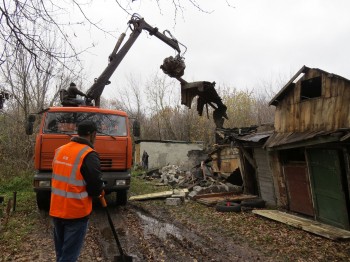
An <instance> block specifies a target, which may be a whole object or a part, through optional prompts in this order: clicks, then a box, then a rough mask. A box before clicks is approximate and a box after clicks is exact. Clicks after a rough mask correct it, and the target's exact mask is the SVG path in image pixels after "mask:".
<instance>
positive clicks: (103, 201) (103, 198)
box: [98, 194, 107, 207]
mask: <svg viewBox="0 0 350 262" xmlns="http://www.w3.org/2000/svg"><path fill="white" fill-rule="evenodd" d="M98 199H100V203H101V205H102V206H103V207H107V202H106V199H105V197H104V194H101V195H99V196H98Z"/></svg>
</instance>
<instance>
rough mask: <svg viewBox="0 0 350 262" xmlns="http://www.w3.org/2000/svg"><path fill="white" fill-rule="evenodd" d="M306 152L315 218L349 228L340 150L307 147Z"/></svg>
mask: <svg viewBox="0 0 350 262" xmlns="http://www.w3.org/2000/svg"><path fill="white" fill-rule="evenodd" d="M307 153H308V162H309V170H310V175H311V182H312V192H313V198H314V202H315V209H316V218H317V220H319V221H322V222H324V223H327V224H330V225H333V226H336V227H340V228H344V229H349V217H348V210H347V205H346V198H345V197H346V196H345V194H344V190H343V184H342V172H341V170H342V169H341V166H340V164H341V163H340V158H339V156H340V151H338V150H336V149H318V148H317V149H307Z"/></svg>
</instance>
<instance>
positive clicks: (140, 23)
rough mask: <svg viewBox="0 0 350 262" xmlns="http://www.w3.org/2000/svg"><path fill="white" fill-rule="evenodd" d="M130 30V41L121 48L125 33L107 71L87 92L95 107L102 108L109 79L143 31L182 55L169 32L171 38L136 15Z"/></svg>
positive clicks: (133, 17) (130, 22) (111, 56)
mask: <svg viewBox="0 0 350 262" xmlns="http://www.w3.org/2000/svg"><path fill="white" fill-rule="evenodd" d="M128 24H129V28H130V29H131V30H132V32H131V34H130V36H129V38H128V40H127V41H126V42H125V44H124V45H123V46H122V47H121V48H120V50H119V51H118V49H119V47H120V46H121V44H122V42H123V40H124V37H125V33H122V34H121V35H120V37H119V39H118V41H117V43H116V45H115V47H114V50H113V52H112V54H111V55H110V56H109V63H108V66H107V67H106V69H105V70H104V71H103V72H102V74H101V75H100V76H99V77H98V78H96V79H95V82H94V84H93V85H92V86H91V87H90V88H89V90H88V91H87V93H86V94H87V97H88V98H89V99H91V100H94V101H95V106H100V98H101V95H102V93H103V90H104V88H105V86H106V85H108V84H109V83H110V81H109V79H110V77H111V76H112V75H113V73H114V71H115V70H116V69H117V67H118V66H119V64H120V62H121V61H122V60H123V58H124V57H125V55H126V54H127V52H128V51H129V50H130V48H131V47H132V45H133V44H134V43H135V41H136V39H137V38H138V37H139V35H140V34H141V32H142V30H146V31H147V32H149V34H150V35H154V36H155V37H157V38H158V39H160V40H161V41H163V42H164V43H166V44H167V45H169V46H170V47H172V48H173V49H175V50H176V51H177V53H178V55H179V54H180V52H181V51H180V47H179V43H178V41H177V40H176V39H175V38H174V37H172V35H171V34H170V33H169V32H168V31H165V32H168V33H169V35H170V37H168V36H166V35H165V34H164V33H165V32H164V33H160V32H159V31H158V28H157V27H152V26H150V25H149V24H148V23H147V22H146V21H145V20H144V19H143V18H141V17H140V16H139V15H137V14H134V15H132V17H131V19H130V21H129V22H128Z"/></svg>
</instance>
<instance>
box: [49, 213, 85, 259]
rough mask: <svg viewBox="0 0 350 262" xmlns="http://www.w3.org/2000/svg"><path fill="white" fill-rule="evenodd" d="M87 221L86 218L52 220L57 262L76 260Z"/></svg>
mask: <svg viewBox="0 0 350 262" xmlns="http://www.w3.org/2000/svg"><path fill="white" fill-rule="evenodd" d="M88 221H89V220H88V217H86V218H82V219H61V218H55V217H54V218H53V224H54V240H55V250H56V261H57V262H75V261H77V260H78V257H79V254H80V250H81V248H82V246H83V243H84V238H85V235H86V230H87V226H88Z"/></svg>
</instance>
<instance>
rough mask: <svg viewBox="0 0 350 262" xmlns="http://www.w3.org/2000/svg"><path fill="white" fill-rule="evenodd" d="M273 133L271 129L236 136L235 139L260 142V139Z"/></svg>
mask: <svg viewBox="0 0 350 262" xmlns="http://www.w3.org/2000/svg"><path fill="white" fill-rule="evenodd" d="M272 134H273V131H267V132H261V133H253V134H249V135H245V136H238V137H236V139H237V140H240V141H248V142H260V141H261V140H262V139H264V138H267V137H269V136H271V135H272Z"/></svg>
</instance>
